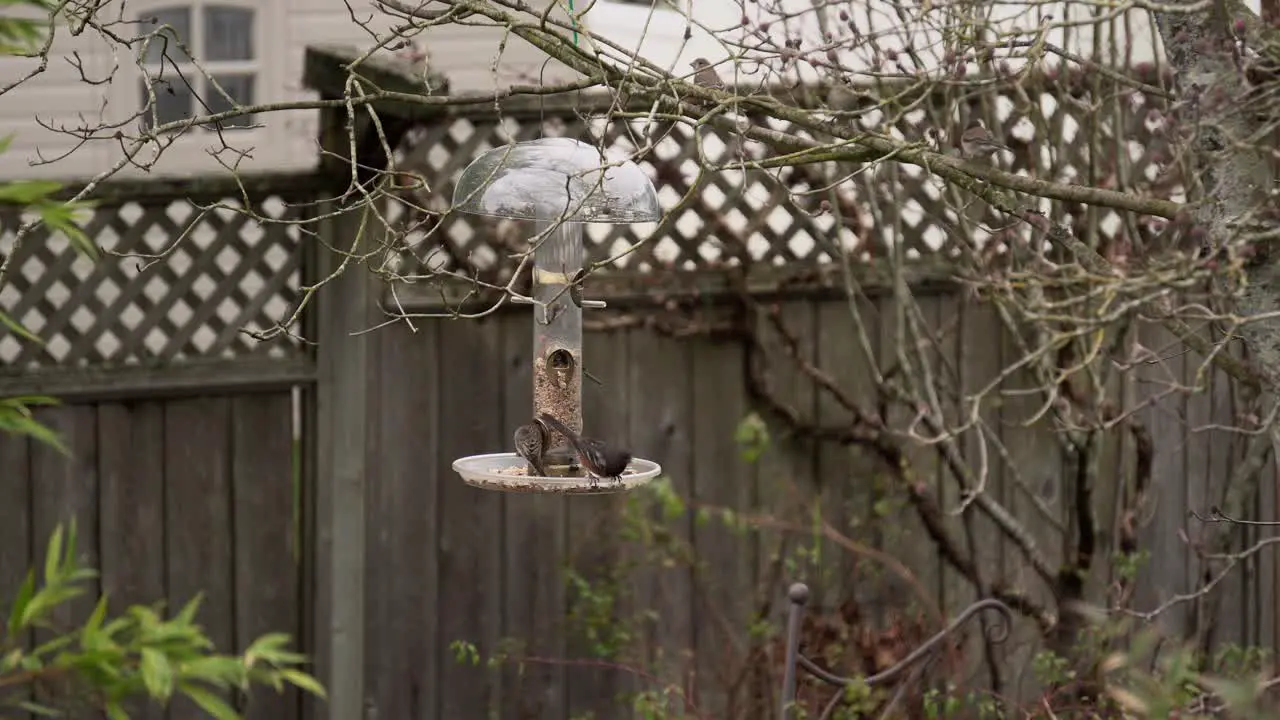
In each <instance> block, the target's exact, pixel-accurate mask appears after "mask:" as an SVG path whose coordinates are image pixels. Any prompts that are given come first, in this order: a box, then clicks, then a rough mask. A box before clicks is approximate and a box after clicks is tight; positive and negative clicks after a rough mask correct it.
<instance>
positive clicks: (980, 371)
mask: <svg viewBox="0 0 1280 720" xmlns="http://www.w3.org/2000/svg"><path fill="white" fill-rule="evenodd" d="M960 311H961V322H960V328H959V332H960V337H959V338H958V341H957V343H956V344H957V346H958V353H959V354H958V359H957V361H956V362H957V365H958V370H959V382H958V384H957V387H958V389H959V393H960V398H961V400H960V403H959V407H958V408H957V409H958V415H959V416H960V417H958V418H957V420H958V421H959V423H960V424H961V425H964V424H966V423H967V422H968V420H969V413H970V411H971V410H972V405H973V402H978V403H980V412H979V414H978V421H979V423H981V425H980V426H979V427H974V428H972V429H970V430H969V431H968V432H966V433H965V436H964V441H963V442H962V443H961V450H962V451H963V453H964V458H965V461H966V462H967V463H968V464H969V466H970V467H972V468H973V469H974V474H975V476H976V477H975V480H976V482H977V483H978V485H979V492H982V493H985V494H986V495H987V496H988V497H990V498H992V499H994V500H995V501H997V502H1000V503H1005V502H1006V497H1007V495H1008V493H1007V492H1006V488H1005V482H1004V472H1003V471H1004V465H1003V463H1001V461H1000V447H999V445H998V443H999V440H998V433H999V432H1000V406H999V403H998V402H997V401H998V398H997V397H996V394H997V393H998V392H999V391H998V390H991V391H989V393H988V394H985V395H980V393H983V392H984V391H985V389H986V388H987V386H988V385H990V384H991V383H992V381H994V380H995V379H996V377H997V376H998V375H999V373H1000V371H1001V369H1002V368H1001V365H1000V343H999V342H998V338H999V337H1000V336H1001V333H1002V328H1001V326H1000V319H999V318H998V317H997V316H996V314H995V311H994V310H993V309H992V308H991V307H989V306H987V305H985V304H979V303H976V302H963V303H962V305H961V310H960ZM977 338H982V340H981V341H979V340H977ZM971 398H972V400H971ZM988 433H993V434H996V435H997V437H996V438H995V439H989V437H988ZM984 472H985V476H984V475H983V473H984ZM965 517H966V520H967V521H968V522H971V523H972V532H973V538H974V542H975V543H976V545H977V547H976V548H973V549H972V553H973V555H972V557H973V560H974V564H975V565H976V566H977V567H978V571H979V573H980V574H981V578H982V582H983V583H984V584H985V586H986V588H985V589H986V591H987V593H988V594H989V593H990V588H992V587H993V586H995V585H997V584H998V583H1000V582H1001V581H1002V580H1003V575H1004V543H1003V542H1002V540H1001V537H1000V530H999V528H997V527H996V526H995V523H993V522H992V521H991V518H989V517H987V516H986V515H984V514H983V513H982V512H981V511H979V510H978V509H977V508H974V507H971V508H969V509H968V510H967V511H966V516H965ZM973 599H978V598H977V597H974V598H973ZM955 610H956V606H955V605H954V604H953V605H952V607H951V611H952V612H953V613H954V612H955ZM985 619H986V620H988V621H990V617H985ZM992 650H993V653H992V655H993V657H992V658H987V657H986V652H987V643H986V641H985V637H984V633H983V632H972V633H970V634H969V642H968V643H967V645H966V646H965V658H966V659H967V660H968V661H969V662H970V663H971V665H972V666H973V667H972V670H973V673H974V675H972V676H970V677H968V678H966V679H965V682H966V684H968V685H970V686H981V687H990V688H991V689H992V691H993V692H995V693H996V694H997V695H998V694H1001V693H1002V692H1003V691H1004V686H1005V683H1006V682H1007V681H1008V679H1009V673H1008V669H1007V668H1004V667H1001V666H1000V664H999V663H998V662H995V663H994V664H995V665H996V669H995V670H994V671H993V670H992V668H991V667H989V665H990V664H993V663H992V662H991V661H992V660H995V661H998V659H999V651H998V650H996V649H995V648H994V647H993V648H992ZM979 665H981V667H979Z"/></svg>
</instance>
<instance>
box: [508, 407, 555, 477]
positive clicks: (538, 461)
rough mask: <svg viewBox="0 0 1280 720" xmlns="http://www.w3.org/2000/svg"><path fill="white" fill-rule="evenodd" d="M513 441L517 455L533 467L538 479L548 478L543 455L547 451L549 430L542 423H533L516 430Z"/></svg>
mask: <svg viewBox="0 0 1280 720" xmlns="http://www.w3.org/2000/svg"><path fill="white" fill-rule="evenodd" d="M513 441H514V442H515V445H516V454H517V455H519V456H520V457H522V458H524V459H525V460H527V461H528V462H529V464H530V465H532V466H533V471H534V472H535V473H536V474H537V476H538V477H546V476H547V469H546V466H545V465H544V464H543V462H542V457H543V453H544V452H546V450H547V428H546V426H544V425H543V424H542V423H541V422H538V421H536V420H535V421H533V422H531V423H529V424H528V425H521V426H520V427H518V428H516V433H515V437H514V438H513Z"/></svg>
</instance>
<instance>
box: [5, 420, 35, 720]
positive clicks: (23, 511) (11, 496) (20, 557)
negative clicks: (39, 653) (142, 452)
mask: <svg viewBox="0 0 1280 720" xmlns="http://www.w3.org/2000/svg"><path fill="white" fill-rule="evenodd" d="M30 442H31V441H30V440H29V439H28V438H27V436H25V435H18V434H16V433H0V618H4V619H5V621H7V620H8V618H9V611H10V607H11V606H10V603H11V602H12V601H13V597H14V596H15V595H16V594H17V592H18V588H19V587H21V586H22V582H23V580H25V579H26V575H27V572H28V571H29V570H30V569H31V568H32V567H34V565H33V563H34V561H35V560H36V559H37V555H41V556H42V555H43V552H37V551H36V549H35V548H33V547H32V536H31V522H32V517H31V483H32V480H33V478H32V475H31V455H30V447H29V443H30ZM22 640H23V642H22V645H23V648H24V649H30V648H31V634H30V633H26V634H25V635H24V637H23V638H22ZM30 699H31V693H30V692H27V691H23V692H15V693H14V694H13V698H12V700H11V701H12V702H22V701H25V700H30ZM16 717H18V720H26V718H29V717H30V714H29V713H24V714H22V715H21V716H16Z"/></svg>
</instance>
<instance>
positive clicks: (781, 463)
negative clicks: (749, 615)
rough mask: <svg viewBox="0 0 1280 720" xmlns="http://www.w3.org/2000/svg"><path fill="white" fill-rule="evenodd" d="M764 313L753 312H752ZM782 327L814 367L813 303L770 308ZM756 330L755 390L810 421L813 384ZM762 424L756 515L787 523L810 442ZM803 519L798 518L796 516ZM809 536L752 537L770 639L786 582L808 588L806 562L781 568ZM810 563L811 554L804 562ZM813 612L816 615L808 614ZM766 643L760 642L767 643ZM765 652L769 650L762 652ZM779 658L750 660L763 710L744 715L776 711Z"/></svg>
mask: <svg viewBox="0 0 1280 720" xmlns="http://www.w3.org/2000/svg"><path fill="white" fill-rule="evenodd" d="M770 311H771V310H770V308H768V307H761V308H759V312H760V313H768V312H770ZM778 313H779V319H780V321H781V323H782V326H783V328H785V330H786V332H787V333H788V334H789V335H790V337H791V338H792V339H794V340H795V341H796V347H795V348H794V351H795V352H796V353H797V354H798V355H799V357H800V358H801V359H803V360H804V361H806V362H810V363H812V362H814V361H815V356H816V353H817V347H816V343H815V338H814V326H815V323H816V308H815V306H814V304H813V303H810V302H803V301H798V300H797V301H785V302H782V303H780V307H778ZM757 322H758V323H759V325H758V326H757V330H758V331H759V332H760V333H761V338H762V339H761V344H762V346H763V347H762V348H761V350H760V351H759V352H758V353H757V357H755V358H754V364H755V367H756V372H757V374H759V375H762V376H763V377H762V379H764V380H765V382H766V387H765V388H763V390H764V392H767V393H768V394H769V395H770V396H771V398H772V399H773V400H774V401H776V402H779V403H781V404H783V405H785V406H787V407H790V408H793V409H794V410H795V412H796V413H797V414H798V415H799V417H800V418H801V419H802V420H806V421H811V420H812V419H813V418H814V417H815V415H816V414H817V412H816V410H817V407H816V406H817V394H816V392H815V390H814V386H813V381H812V380H810V379H809V378H807V377H805V376H804V374H803V373H802V372H801V370H800V368H799V366H798V365H797V363H796V361H795V360H794V359H793V358H792V356H791V350H789V349H788V348H789V342H788V341H787V340H784V339H783V337H782V336H781V335H780V334H779V333H778V332H777V331H776V329H775V328H774V326H773V323H772V322H771V321H770V320H768V319H767V318H765V317H757ZM766 417H767V418H768V419H769V420H770V423H769V447H768V449H767V450H766V451H765V454H764V455H763V456H762V457H761V459H760V464H759V473H758V477H759V485H758V490H757V498H758V502H759V507H760V509H761V511H762V512H763V513H765V514H768V515H771V516H774V517H779V518H782V517H795V513H796V512H797V511H800V510H802V508H801V507H800V506H801V505H802V504H803V503H804V502H805V498H803V497H801V496H800V490H801V488H807V487H809V486H810V483H811V482H812V478H813V477H814V472H815V471H816V469H817V463H816V461H815V460H816V457H815V456H816V448H815V446H814V443H813V441H812V440H810V439H808V438H804V437H797V436H796V435H795V434H794V433H793V432H791V431H790V429H789V428H787V427H786V425H784V424H782V423H779V422H776V418H773V417H769V416H767V415H766ZM802 514H803V513H802ZM812 537H813V536H812V534H811V533H791V532H786V531H772V532H768V531H766V532H761V533H760V553H759V558H758V562H759V564H758V566H757V568H756V575H757V577H758V578H759V582H758V585H757V590H756V592H757V593H765V594H764V595H763V596H761V598H762V602H764V603H765V604H763V605H762V606H761V608H760V609H761V610H764V611H767V614H766V615H765V616H764V617H761V618H758V620H760V621H764V622H768V623H770V625H769V628H770V630H771V631H772V633H773V634H774V637H777V636H780V635H782V634H783V633H785V620H784V618H785V616H786V606H787V603H786V602H785V598H786V591H787V587H788V586H789V585H790V584H791V583H794V582H811V581H812V580H813V570H814V568H813V567H812V565H811V563H809V562H795V563H794V564H793V563H789V562H788V560H789V559H797V560H803V559H804V557H806V556H802V555H798V554H797V553H796V548H797V547H798V546H799V545H800V544H801V543H811V542H812ZM807 557H810V558H811V557H812V554H809V555H807ZM816 610H820V608H818V609H816ZM771 639H772V638H768V639H766V640H771ZM770 647H773V646H770ZM781 667H782V658H781V657H777V656H774V655H772V654H763V655H761V657H760V658H759V659H758V660H757V665H756V668H754V672H753V673H752V684H751V696H752V697H754V698H758V699H759V701H760V702H761V703H763V705H762V706H761V707H757V708H752V709H751V710H752V712H754V713H756V714H760V715H762V716H764V717H768V716H771V715H773V714H774V713H776V712H777V707H778V705H777V703H778V700H779V698H778V689H779V688H780V687H781V682H782V674H781Z"/></svg>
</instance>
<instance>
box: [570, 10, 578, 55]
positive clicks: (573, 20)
mask: <svg viewBox="0 0 1280 720" xmlns="http://www.w3.org/2000/svg"><path fill="white" fill-rule="evenodd" d="M569 22H571V23H573V46H574V47H578V18H576V17H574V15H573V0H569Z"/></svg>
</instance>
